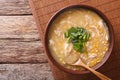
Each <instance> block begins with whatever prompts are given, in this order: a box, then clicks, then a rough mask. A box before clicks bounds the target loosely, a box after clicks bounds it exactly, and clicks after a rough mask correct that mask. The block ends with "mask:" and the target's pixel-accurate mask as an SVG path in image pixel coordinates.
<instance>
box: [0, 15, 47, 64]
mask: <svg viewBox="0 0 120 80" xmlns="http://www.w3.org/2000/svg"><path fill="white" fill-rule="evenodd" d="M43 53H44V51H43V46H42V43H41V40H40V39H39V35H38V30H37V27H36V24H35V22H34V19H33V17H32V16H0V63H6V62H7V63H12V62H14V63H17V62H18V63H26V62H30V63H37V62H39V63H40V62H42V63H44V62H47V60H46V58H45V55H44V54H43Z"/></svg>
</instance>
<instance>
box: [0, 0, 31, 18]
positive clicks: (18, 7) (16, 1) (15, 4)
mask: <svg viewBox="0 0 120 80" xmlns="http://www.w3.org/2000/svg"><path fill="white" fill-rule="evenodd" d="M28 14H31V10H30V6H29V5H28V0H0V15H14V16H15V15H28Z"/></svg>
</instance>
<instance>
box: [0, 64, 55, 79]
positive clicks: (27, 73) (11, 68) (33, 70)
mask: <svg viewBox="0 0 120 80" xmlns="http://www.w3.org/2000/svg"><path fill="white" fill-rule="evenodd" d="M0 80H54V79H53V77H52V73H51V71H50V68H49V65H48V64H47V63H45V64H0Z"/></svg>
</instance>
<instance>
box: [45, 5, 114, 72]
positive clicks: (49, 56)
mask: <svg viewBox="0 0 120 80" xmlns="http://www.w3.org/2000/svg"><path fill="white" fill-rule="evenodd" d="M72 8H73V9H76V8H83V9H88V10H91V11H93V12H95V13H97V14H98V15H99V16H100V17H101V18H102V19H103V20H104V22H105V23H106V25H107V27H108V31H109V49H108V51H107V52H106V54H105V56H104V58H103V59H102V61H101V62H100V63H98V64H97V65H95V66H94V67H92V68H93V69H95V70H96V69H98V68H99V67H100V66H102V65H103V64H104V63H105V62H106V60H107V59H108V57H109V56H110V54H111V51H112V48H113V43H114V35H113V29H112V25H111V24H110V22H109V20H108V19H107V17H106V16H105V15H104V14H103V13H102V12H101V11H99V10H97V9H96V8H93V7H90V6H87V5H71V6H67V7H64V8H62V9H61V10H59V11H58V12H57V13H55V14H54V16H52V18H51V19H50V20H49V22H48V24H47V27H46V30H45V34H44V47H45V51H46V54H47V57H48V59H49V60H50V61H51V62H52V63H53V64H54V65H55V66H57V67H58V68H59V69H61V70H63V71H65V72H68V73H72V74H84V73H88V72H89V71H88V70H85V71H74V70H70V69H67V68H64V67H63V66H61V65H60V64H59V63H58V62H57V61H56V60H55V59H54V58H53V57H52V55H51V53H50V50H49V48H48V31H49V29H50V26H51V24H52V22H53V21H54V20H55V19H56V18H57V17H58V16H59V15H60V14H61V13H63V12H64V11H66V10H68V9H72Z"/></svg>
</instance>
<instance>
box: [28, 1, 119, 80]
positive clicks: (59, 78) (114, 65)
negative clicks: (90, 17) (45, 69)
mask: <svg viewBox="0 0 120 80" xmlns="http://www.w3.org/2000/svg"><path fill="white" fill-rule="evenodd" d="M29 3H30V6H31V9H32V12H33V15H34V17H35V20H36V23H37V26H38V29H39V33H40V35H43V33H44V30H45V26H46V23H47V22H48V20H49V19H50V17H51V16H52V15H53V14H54V13H55V12H56V11H58V10H59V9H60V8H62V7H65V6H67V5H71V4H85V5H90V6H93V7H95V8H97V9H99V10H100V11H102V12H103V13H104V14H105V15H106V16H107V17H108V19H109V20H110V22H111V23H112V25H113V29H114V32H115V45H114V49H113V51H112V55H111V56H110V58H109V59H108V61H107V62H106V63H105V64H104V65H103V66H102V67H101V68H99V69H98V71H100V72H102V73H104V74H105V75H107V76H108V77H110V78H112V79H113V80H120V77H119V76H120V57H119V56H120V43H119V41H120V27H119V25H120V23H119V22H120V0H29ZM41 38H42V36H41ZM49 63H50V65H51V70H52V72H53V75H54V78H55V80H80V79H81V80H88V79H89V80H97V78H96V77H95V76H94V75H93V74H91V73H90V74H86V75H82V76H81V75H71V74H68V73H65V72H63V71H61V70H59V69H58V68H56V67H55V66H54V65H53V64H52V63H51V62H49ZM81 77H82V78H81Z"/></svg>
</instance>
